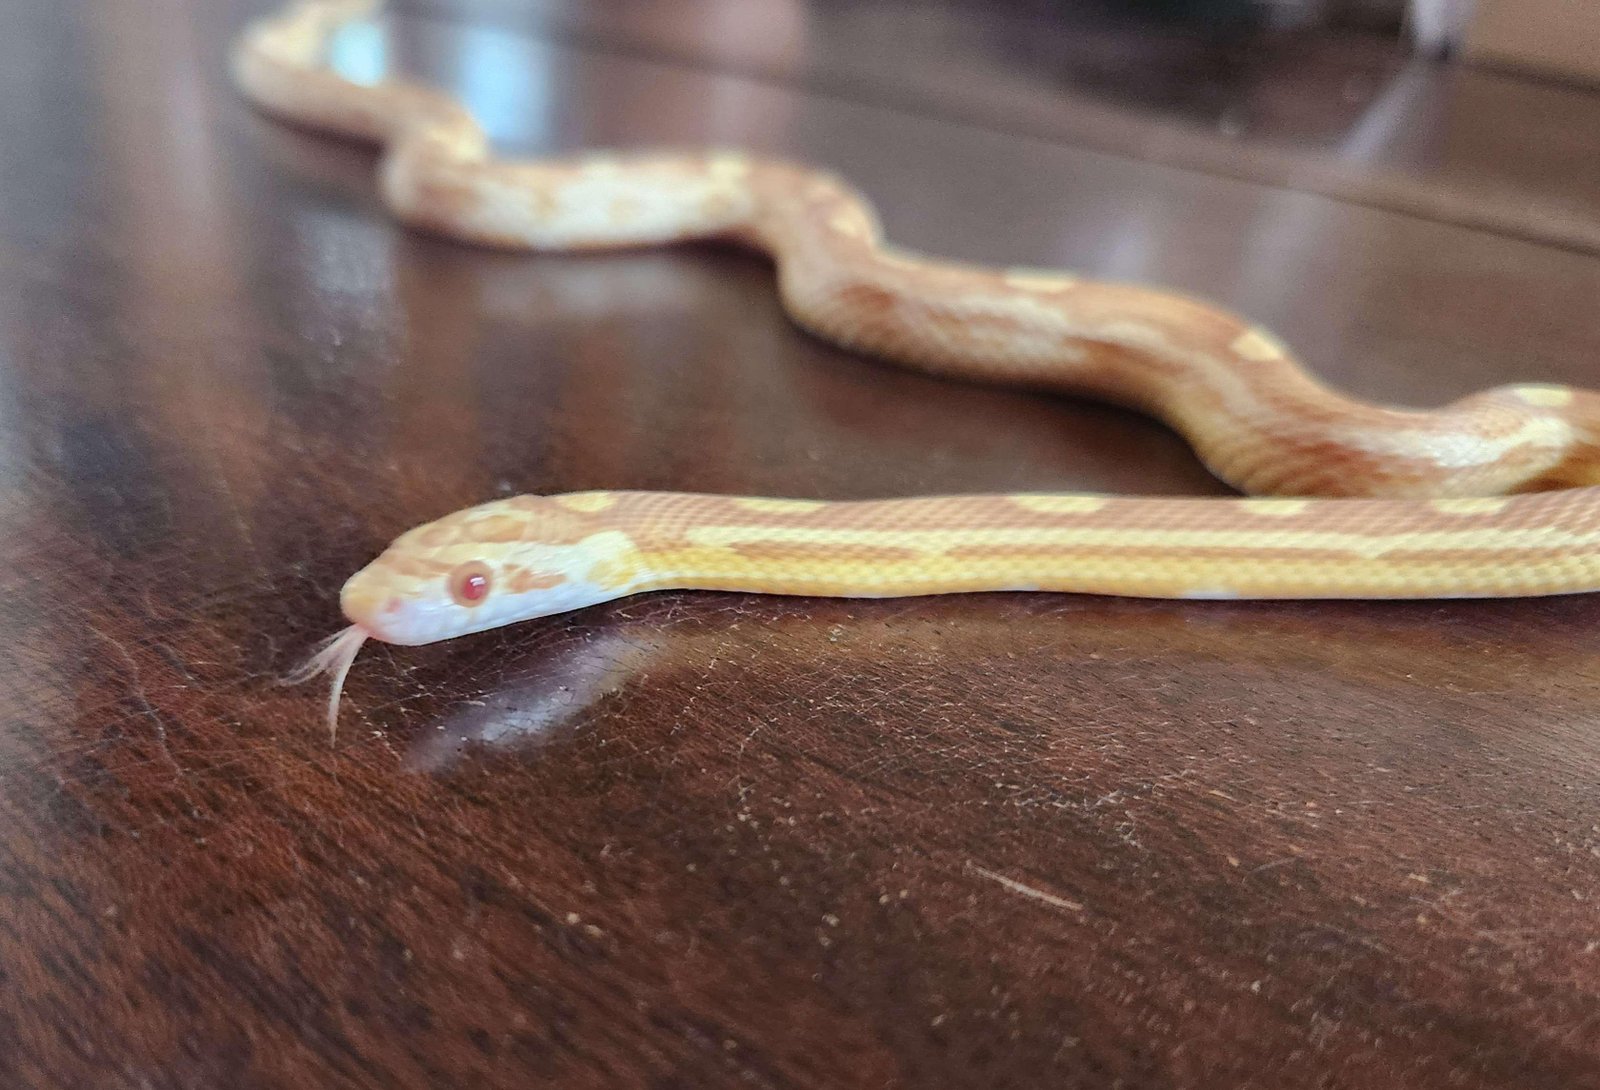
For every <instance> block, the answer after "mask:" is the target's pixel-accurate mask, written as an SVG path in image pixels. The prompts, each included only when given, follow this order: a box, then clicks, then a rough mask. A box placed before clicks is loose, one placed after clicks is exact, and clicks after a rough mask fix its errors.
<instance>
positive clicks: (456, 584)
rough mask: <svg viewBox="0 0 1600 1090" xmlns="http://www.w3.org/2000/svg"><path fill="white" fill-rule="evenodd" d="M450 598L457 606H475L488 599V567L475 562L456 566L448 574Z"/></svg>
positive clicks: (470, 561)
mask: <svg viewBox="0 0 1600 1090" xmlns="http://www.w3.org/2000/svg"><path fill="white" fill-rule="evenodd" d="M449 586H450V597H451V598H453V599H455V603H456V605H458V606H468V607H471V606H475V605H479V604H481V603H482V602H483V600H484V599H485V598H487V597H489V588H490V586H491V582H490V578H489V566H488V565H487V564H484V563H482V562H481V561H477V560H469V561H468V562H467V563H465V564H458V565H456V568H455V570H454V571H452V572H451V573H450V579H449Z"/></svg>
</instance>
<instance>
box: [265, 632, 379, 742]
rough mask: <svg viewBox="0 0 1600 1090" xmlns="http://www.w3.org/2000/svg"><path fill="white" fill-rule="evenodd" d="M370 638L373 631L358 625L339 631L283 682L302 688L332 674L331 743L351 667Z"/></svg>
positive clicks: (330, 696)
mask: <svg viewBox="0 0 1600 1090" xmlns="http://www.w3.org/2000/svg"><path fill="white" fill-rule="evenodd" d="M371 635H372V633H371V632H369V631H368V630H367V629H366V628H365V627H363V626H362V625H359V624H353V625H351V626H350V627H349V628H343V629H340V630H339V631H338V632H335V633H334V634H333V635H332V636H329V637H328V638H327V639H325V640H323V641H322V643H321V644H320V645H318V647H317V649H316V650H315V651H313V652H312V653H311V656H310V657H309V658H307V659H306V661H305V662H303V663H301V664H300V665H299V666H298V667H296V668H295V669H294V670H291V671H290V672H289V673H288V675H286V676H285V677H284V679H283V684H285V685H303V684H304V683H306V682H308V681H310V680H311V679H312V678H315V677H321V676H322V675H323V674H331V675H333V685H332V689H331V691H330V692H329V693H328V737H329V739H330V740H332V739H333V738H334V736H335V735H336V734H337V733H338V728H339V695H340V694H341V693H342V692H343V691H344V679H345V677H346V676H347V675H348V674H349V673H350V666H351V664H352V663H354V662H355V661H356V655H357V654H359V653H360V651H361V645H362V644H364V643H366V642H367V640H368V638H369V637H371Z"/></svg>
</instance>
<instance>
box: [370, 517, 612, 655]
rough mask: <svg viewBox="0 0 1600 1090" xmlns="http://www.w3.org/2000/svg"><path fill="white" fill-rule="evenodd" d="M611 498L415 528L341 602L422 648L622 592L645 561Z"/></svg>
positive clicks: (384, 632) (375, 632)
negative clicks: (611, 513)
mask: <svg viewBox="0 0 1600 1090" xmlns="http://www.w3.org/2000/svg"><path fill="white" fill-rule="evenodd" d="M609 496H610V493H578V494H575V495H571V496H561V497H543V496H518V497H515V498H513V499H507V500H496V501H494V502H492V503H486V504H482V505H480V506H477V507H471V508H468V509H467V510H465V511H458V512H456V513H455V514H452V515H448V516H446V517H445V518H442V519H439V520H438V521H436V522H430V523H427V524H425V525H423V526H419V527H417V528H416V529H414V530H409V531H407V532H406V533H404V534H402V535H401V536H400V537H398V538H396V539H395V541H394V542H393V543H392V544H391V545H390V546H389V547H388V548H387V549H385V550H384V551H383V552H382V553H381V554H380V555H379V556H378V557H377V559H375V560H373V561H372V563H370V564H368V565H367V566H366V567H364V568H362V569H361V570H360V571H358V572H356V574H355V575H353V576H351V577H350V579H349V580H348V581H347V582H346V583H345V585H344V588H343V589H342V590H341V591H340V594H339V603H340V606H341V608H342V609H343V610H344V614H345V616H346V617H347V618H349V620H350V622H351V623H352V624H354V625H356V626H357V627H359V628H360V629H362V630H363V631H365V632H366V633H367V634H368V635H370V636H372V637H373V638H375V639H379V640H383V641H384V642H386V643H396V644H409V645H416V644H425V643H433V642H436V641H438V640H446V639H452V638H454V637H456V636H463V635H466V634H468V633H472V632H482V631H485V630H487V629H491V628H498V627H500V626H502V625H507V624H513V623H515V622H517V621H524V620H529V619H532V618H534V617H546V616H549V615H551V614H554V613H565V612H567V611H568V610H573V609H581V608H583V607H584V606H589V605H594V604H595V603H597V602H603V601H608V600H610V599H612V598H619V597H622V596H623V595H625V594H629V593H631V592H632V590H633V589H634V585H635V584H636V583H637V582H638V574H637V573H638V565H637V564H636V563H634V562H633V561H632V560H631V558H632V557H634V556H636V550H635V549H634V547H633V542H632V541H631V540H630V539H629V537H628V535H627V534H626V533H624V532H623V531H622V530H620V529H618V528H617V527H616V526H615V525H613V524H612V523H611V521H610V520H608V519H607V518H606V516H605V512H604V510H603V506H604V505H603V504H602V498H605V497H609Z"/></svg>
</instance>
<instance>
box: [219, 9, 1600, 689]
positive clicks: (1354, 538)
mask: <svg viewBox="0 0 1600 1090" xmlns="http://www.w3.org/2000/svg"><path fill="white" fill-rule="evenodd" d="M372 8H373V5H372V4H370V3H367V2H363V0H353V2H352V0H310V2H303V3H299V4H297V5H294V6H291V7H290V8H288V9H286V10H285V11H284V12H282V13H280V14H278V15H276V16H273V17H271V18H268V19H265V20H262V21H261V22H259V23H257V24H255V25H253V26H252V27H250V28H249V29H248V30H247V31H246V32H245V33H244V35H243V36H242V37H241V38H240V39H239V41H238V43H237V45H236V47H235V50H234V54H233V72H234V76H235V79H236V81H237V83H238V85H239V87H240V88H241V90H242V91H243V93H244V94H245V95H246V96H247V97H248V98H249V99H250V100H251V101H252V102H253V103H255V104H256V105H257V106H258V107H260V108H261V109H263V110H265V111H267V112H269V113H272V114H275V115H277V116H280V117H283V118H286V119H289V120H293V121H295V122H298V123H301V124H305V125H309V126H311V127H314V128H318V129H321V130H324V131H327V132H330V133H332V134H335V135H338V136H342V137H346V138H352V139H359V140H363V141H367V142H372V143H376V144H378V145H380V146H381V148H382V149H383V152H384V155H383V159H382V163H381V167H380V185H381V190H382V194H383V196H384V199H385V200H386V202H387V203H388V205H389V207H390V208H391V210H392V211H393V212H394V213H395V214H396V215H397V216H398V217H399V218H400V219H402V220H403V221H405V222H407V223H409V224H411V225H414V226H416V227H420V228H423V229H426V230H430V231H434V232H438V233H441V234H444V235H448V236H450V237H453V238H457V239H460V240H463V241H467V242H472V243H476V244H480V245H487V246H497V247H505V248H514V249H524V250H535V251H541V250H542V251H565V250H578V249H591V250H593V249H607V248H618V247H628V246H639V245H645V244H659V243H669V242H673V241H680V240H689V239H720V240H725V241H730V242H734V243H739V244H742V245H746V246H749V247H753V248H756V249H759V250H761V251H763V252H765V253H767V254H768V255H770V256H771V257H772V259H773V260H774V262H775V263H776V266H777V276H778V288H779V291H780V294H781V296H782V299H783V303H784V306H785V309H786V311H787V313H788V314H789V315H790V316H791V317H792V318H793V320H794V321H795V322H796V323H797V324H798V325H800V326H801V327H803V328H805V329H807V330H809V331H811V332H813V333H815V334H817V335H818V336H820V337H822V338H824V339H826V340H829V341H832V342H834V343H837V344H841V345H845V346H848V347H851V348H856V349H859V350H861V351H863V352H866V353H870V354H872V355H875V356H879V357H882V358H884V359H888V360H892V361H894V362H897V363H899V364H902V365H904V366H907V367H911V368H915V369H920V370H923V371H928V372H932V373H937V374H944V375H952V376H956V377H962V378H969V379H973V380H977V381H984V382H998V383H1006V384H1012V385H1023V386H1028V387H1032V388H1038V389H1048V390H1056V391H1061V392H1066V393H1071V394H1075V395H1082V396H1088V397H1094V398H1099V399H1102V400H1107V401H1111V402H1115V403H1118V404H1121V405H1125V406H1129V407H1132V408H1135V409H1138V410H1140V411H1142V412H1145V413H1148V414H1150V415H1152V416H1154V417H1157V418H1159V419H1161V420H1163V421H1164V422H1165V423H1167V424H1168V425H1169V426H1171V427H1172V428H1174V429H1175V430H1176V431H1178V432H1179V433H1180V434H1182V435H1183V436H1184V437H1185V438H1186V439H1187V440H1188V441H1189V443H1190V445H1191V446H1192V447H1193V448H1194V450H1195V451H1196V453H1197V454H1198V456H1199V457H1200V458H1201V459H1202V460H1203V461H1204V463H1205V464H1206V465H1207V466H1208V467H1209V468H1210V469H1211V470H1212V472H1214V473H1215V474H1216V475H1217V476H1218V477H1219V478H1221V479H1222V480H1224V481H1227V482H1228V483H1230V484H1231V485H1233V486H1235V487H1236V488H1238V489H1239V490H1240V491H1242V492H1244V493H1248V494H1251V495H1249V496H1248V497H1246V498H1237V499H1234V498H1228V499H1191V498H1132V497H1118V496H1103V495H1077V494H1020V495H964V496H937V497H921V498H913V499H890V500H876V501H864V502H848V503H845V502H826V501H816V500H790V499H770V498H758V497H734V496H717V495H695V494H685V493H665V492H582V493H575V494H569V495H561V496H521V497H515V498H512V499H504V500H496V501H494V502H491V503H486V504H483V505H480V506H477V507H473V508H469V509H467V510H464V511H459V512H456V513H455V514H451V515H448V516H446V517H444V518H442V519H439V520H437V521H435V522H432V523H429V524H427V525H424V526H420V527H417V528H416V529H413V530H411V531H409V532H407V533H405V534H403V535H401V536H400V537H399V538H398V539H396V540H395V541H394V543H393V544H392V545H391V546H390V547H389V548H388V549H387V550H385V551H384V552H383V553H382V555H380V556H379V557H378V558H377V559H376V560H374V561H373V562H372V563H371V564H369V565H368V566H367V567H366V568H364V569H362V570H361V571H359V572H357V573H356V574H355V575H354V576H352V577H351V578H350V579H349V581H348V582H346V584H345V585H344V588H343V590H342V592H341V595H340V598H341V606H342V608H343V610H344V613H345V615H346V617H347V618H348V620H349V621H350V623H351V624H350V627H349V628H347V629H346V630H344V631H343V632H341V633H339V634H338V635H336V636H335V637H334V638H333V639H331V640H330V641H329V642H328V643H327V644H326V645H325V646H324V647H323V649H322V650H321V651H319V652H318V653H317V654H316V655H315V656H313V658H312V659H311V661H310V662H308V663H307V664H306V666H305V667H304V668H303V669H302V670H301V671H299V672H298V674H297V676H296V679H297V680H298V679H304V678H308V677H311V676H314V675H315V674H317V673H321V672H324V671H328V672H332V673H333V674H334V686H333V695H332V698H331V702H330V706H329V715H330V719H331V718H332V717H333V716H334V714H335V713H336V711H337V701H338V694H339V689H340V686H341V684H342V682H343V678H344V675H345V672H346V671H347V670H348V669H349V666H350V664H351V662H352V661H353V659H354V657H355V655H356V652H357V651H358V650H359V648H360V646H361V643H362V642H363V641H364V640H365V639H367V638H369V637H370V638H376V639H379V640H384V641H387V642H391V643H398V644H422V643H430V642H434V641H437V640H443V639H449V638H452V637H454V636H458V635H463V634H466V633H470V632H478V631H483V630H485V629H489V628H495V627H499V626H501V625H506V624H511V623H514V622H517V621H521V620H525V619H530V618H533V617H539V616H546V615H550V614H553V613H560V612H564V611H567V610H573V609H578V608H581V607H584V606H588V605H592V604H595V603H598V602H603V601H608V600H611V599H615V598H620V597H624V596H627V595H632V594H637V593H640V592H643V591H649V590H658V589H667V588H679V589H717V590H734V591H746V592H754V593H768V594H792V595H833V596H848V597H883V596H896V595H921V594H945V593H959V592H971V591H997V590H1027V591H1062V592H1084V593H1098V594H1112V595H1132V596H1142V597H1165V598H1218V597H1229V598H1451V597H1517V596H1532V595H1549V594H1570V593H1584V592H1590V591H1594V590H1597V589H1600V487H1596V486H1597V485H1600V393H1595V392H1591V391H1585V390H1577V389H1572V388H1569V387H1565V386H1555V385H1537V384H1527V385H1516V386H1507V387H1501V388H1497V389H1494V390H1489V391H1486V392H1483V393H1480V394H1476V395H1473V396H1471V397H1468V398H1465V399H1463V400H1461V401H1458V402H1456V403H1454V404H1452V405H1449V406H1446V407H1444V408H1442V409H1437V410H1433V411H1413V410H1404V409H1395V408H1388V407H1382V406H1378V405H1373V404H1367V403H1363V402H1359V401H1355V400H1352V399H1350V398H1347V397H1345V396H1343V395H1341V394H1339V393H1337V392H1335V391H1333V390H1331V389H1329V388H1327V387H1325V386H1323V385H1322V384H1320V383H1319V382H1318V381H1317V380H1316V379H1315V378H1313V377H1312V376H1311V375H1310V374H1309V373H1308V372H1307V371H1306V370H1305V369H1304V368H1303V367H1302V366H1300V365H1299V364H1298V363H1297V362H1296V361H1295V360H1294V359H1293V358H1292V357H1291V356H1290V354H1289V352H1288V350H1287V349H1286V348H1285V347H1284V346H1283V345H1282V344H1281V343H1279V341H1278V340H1277V339H1276V338H1275V337H1273V336H1272V335H1271V334H1270V333H1268V332H1267V331H1266V330H1263V329H1261V328H1259V327H1256V326H1253V325H1251V324H1250V323H1248V322H1246V321H1243V320H1241V319H1239V318H1237V317H1235V316H1233V315H1230V314H1227V313H1225V312H1223V311H1221V310H1218V309H1216V308H1214V307H1212V306H1210V305H1208V304H1205V303H1203V302H1199V301H1196V300H1192V299H1187V298H1183V297H1179V296H1176V295H1172V294H1168V293H1165V292H1161V291H1156V290H1151V289H1148V288H1144V287H1138V286H1131V285H1122V284H1112V283H1103V282H1098V281H1094V280H1089V279H1084V278H1080V277H1076V276H1072V275H1069V274H1066V273H1056V272H1048V271H1040V270H1020V269H1010V270H1007V269H988V268H980V267H973V266H962V265H957V264H953V263H949V262H944V261H940V260H937V259H934V258H929V257H924V256H920V255H912V254H910V253H907V252H905V251H902V250H897V249H894V248H892V247H890V246H887V245H885V244H884V243H883V242H882V240H881V233H880V230H879V227H878V223H877V220H876V218H875V215H874V213H873V211H872V209H871V206H870V205H869V204H868V203H867V202H866V200H865V199H863V198H862V197H861V196H860V195H859V194H857V193H856V192H854V191H853V190H852V189H851V188H850V187H849V186H848V185H846V184H845V183H843V182H842V181H840V180H839V179H837V178H835V177H833V176H831V175H829V174H826V173H822V172H819V171H816V170H813V169H810V168H807V167H803V166H798V165H794V164H791V163H786V162H779V161H773V160H766V159H760V158H756V157H751V156H748V155H744V154H741V153H738V152H709V153H699V154H690V153H661V154H654V153H652V154H630V155H618V154H602V153H593V154H586V155H580V156H576V157H572V158H565V159H556V160H543V161H538V162H508V161H503V160H499V159H497V158H495V157H494V155H493V153H492V151H491V149H490V147H489V142H488V139H487V137H486V135H485V134H484V132H483V130H482V129H481V127H480V126H479V125H478V124H477V123H476V122H475V121H474V120H473V118H472V117H471V116H470V115H469V114H468V113H467V112H466V110H465V109H463V108H462V107H461V106H459V105H458V104H457V103H455V102H454V101H453V100H451V99H450V98H448V97H447V96H445V95H443V94H441V93H439V92H437V91H434V90H431V89H428V88H425V87H422V86H419V85H415V84H411V83H405V82H398V81H384V82H379V83H376V84H360V83H356V82H352V81H350V80H348V79H345V78H344V77H342V76H340V75H339V74H337V73H336V72H334V71H332V70H331V69H329V68H328V67H327V65H326V63H325V54H326V51H327V46H328V42H329V40H330V38H331V37H332V35H333V34H334V33H336V32H337V31H338V29H339V28H340V27H341V26H343V25H344V24H345V23H347V22H348V21H349V20H351V19H354V18H357V17H360V16H365V15H367V14H369V13H370V12H371V10H372Z"/></svg>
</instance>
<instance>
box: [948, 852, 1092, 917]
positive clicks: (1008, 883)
mask: <svg viewBox="0 0 1600 1090" xmlns="http://www.w3.org/2000/svg"><path fill="white" fill-rule="evenodd" d="M967 866H968V868H970V869H971V870H974V871H977V872H978V873H979V874H981V875H983V876H984V877H985V878H988V879H989V880H990V881H994V882H998V883H1000V884H1001V885H1002V886H1005V887H1006V888H1007V889H1009V890H1010V891H1011V892H1012V893H1020V894H1022V895H1023V896H1024V897H1031V898H1032V899H1033V900H1035V901H1043V902H1044V903H1045V904H1047V905H1053V906H1054V907H1056V908H1064V909H1067V910H1068V911H1070V912H1082V911H1083V906H1082V905H1081V904H1079V903H1078V902H1077V901H1069V900H1067V899H1066V898H1065V897H1057V896H1056V895H1055V894H1053V893H1046V892H1045V891H1044V890H1042V889H1035V888H1034V887H1033V886H1030V885H1025V884H1024V883H1022V882H1019V881H1017V880H1016V879H1015V878H1007V877H1006V876H1005V875H1003V874H996V873H995V872H994V871H992V870H988V869H986V868H984V867H980V866H978V864H976V863H968V864H967Z"/></svg>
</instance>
